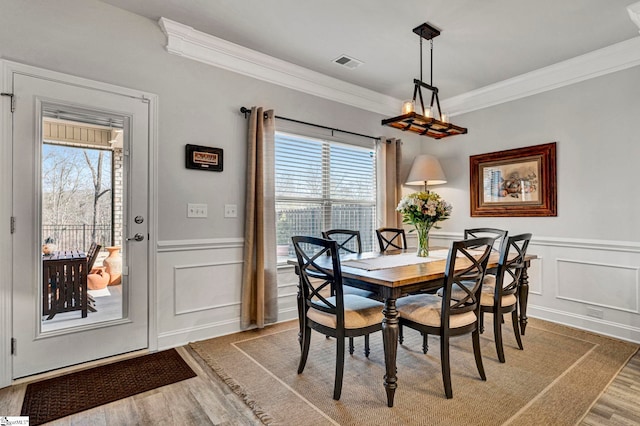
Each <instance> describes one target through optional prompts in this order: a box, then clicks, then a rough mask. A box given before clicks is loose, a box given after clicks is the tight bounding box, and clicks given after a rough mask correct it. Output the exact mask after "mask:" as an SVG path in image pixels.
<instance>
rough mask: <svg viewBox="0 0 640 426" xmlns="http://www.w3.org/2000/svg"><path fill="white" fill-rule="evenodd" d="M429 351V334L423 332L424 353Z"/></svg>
mask: <svg viewBox="0 0 640 426" xmlns="http://www.w3.org/2000/svg"><path fill="white" fill-rule="evenodd" d="M427 352H429V335H428V334H427V333H422V353H423V354H425V355H426V354H427Z"/></svg>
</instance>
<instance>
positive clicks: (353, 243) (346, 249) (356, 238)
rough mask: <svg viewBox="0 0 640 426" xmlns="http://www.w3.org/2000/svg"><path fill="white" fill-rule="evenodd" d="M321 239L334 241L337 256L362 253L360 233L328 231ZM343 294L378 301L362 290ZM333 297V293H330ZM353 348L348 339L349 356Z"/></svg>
mask: <svg viewBox="0 0 640 426" xmlns="http://www.w3.org/2000/svg"><path fill="white" fill-rule="evenodd" d="M322 238H325V239H329V240H334V241H336V242H337V243H338V254H339V255H341V254H349V253H362V239H361V238H360V231H355V230H351V229H330V230H328V231H322ZM344 293H345V294H356V295H358V296H362V297H368V298H371V299H376V300H379V298H378V296H377V295H376V294H375V293H374V292H372V291H367V290H362V289H360V288H355V287H349V286H345V287H344ZM332 295H335V292H332ZM354 350H355V347H354V345H353V337H350V338H349V354H351V355H353V352H354ZM369 353H370V350H369V335H366V336H364V354H365V356H367V357H368V356H369Z"/></svg>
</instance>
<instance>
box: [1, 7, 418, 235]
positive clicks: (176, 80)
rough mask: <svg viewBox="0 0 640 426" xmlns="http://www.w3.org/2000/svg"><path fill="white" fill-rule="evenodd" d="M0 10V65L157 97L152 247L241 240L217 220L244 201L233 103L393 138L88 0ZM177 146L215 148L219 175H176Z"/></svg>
mask: <svg viewBox="0 0 640 426" xmlns="http://www.w3.org/2000/svg"><path fill="white" fill-rule="evenodd" d="M0 5H1V6H0V8H1V9H0V57H2V58H3V59H9V60H14V61H17V62H22V63H26V64H29V65H35V66H39V67H42V68H47V69H51V70H54V71H60V72H64V73H68V74H72V75H78V76H81V77H85V78H89V79H94V80H98V81H103V82H107V83H112V84H116V85H119V86H125V87H130V88H135V89H140V90H144V91H147V92H152V93H155V94H157V95H158V96H159V150H158V151H159V158H158V159H159V162H158V175H159V179H158V199H159V211H158V217H159V235H158V239H159V240H188V239H202V238H224V237H241V236H242V235H243V227H242V217H239V218H238V219H223V206H224V204H238V206H239V211H240V212H242V205H243V204H244V172H245V168H244V167H245V166H244V163H245V146H246V145H245V137H246V120H245V119H244V117H243V115H242V114H240V113H239V109H240V107H241V106H247V107H251V106H253V105H258V106H263V107H266V108H273V109H275V111H276V114H277V115H280V116H284V117H291V118H296V119H298V120H303V121H310V122H314V123H318V124H324V125H327V126H331V127H337V128H343V129H346V130H350V131H353V132H358V133H363V134H369V135H374V136H378V135H381V134H390V135H394V133H396V131H394V130H393V129H385V128H382V127H381V126H380V119H381V118H382V117H381V116H379V115H376V114H373V113H369V112H366V111H363V110H360V109H357V108H352V107H349V106H345V105H342V104H338V103H335V102H331V101H327V100H324V99H320V98H317V97H314V96H310V95H306V94H302V93H300V92H297V91H293V90H289V89H285V88H282V87H279V86H275V85H272V84H268V83H265V82H262V81H258V80H255V79H251V78H248V77H244V76H241V75H239V74H235V73H232V72H229V71H225V70H222V69H219V68H215V67H211V66H209V65H205V64H202V63H198V62H195V61H192V60H189V59H185V58H181V57H178V56H175V55H170V54H168V53H167V52H166V50H165V48H164V46H165V44H166V38H165V35H164V34H163V33H162V31H161V30H160V28H159V26H158V25H157V23H156V22H154V21H151V20H148V19H146V18H142V17H140V16H137V15H134V14H131V13H129V12H126V11H123V10H121V9H117V8H115V7H113V6H110V5H107V4H104V3H101V2H98V1H92V0H89V1H81V0H75V1H74V0H57V1H53V2H52V1H44V0H33V1H31V0H30V1H20V0H2V2H1V3H0ZM396 136H399V135H396ZM400 136H401V135H400ZM185 144H199V145H208V146H215V147H219V148H223V149H224V172H222V173H205V172H200V171H194V170H187V169H185V168H184V145H185ZM414 149H418V146H416V147H414ZM409 152H411V149H409ZM188 202H197V203H207V204H208V205H209V218H208V219H206V220H202V219H198V220H193V219H192V220H187V218H186V209H187V203H188Z"/></svg>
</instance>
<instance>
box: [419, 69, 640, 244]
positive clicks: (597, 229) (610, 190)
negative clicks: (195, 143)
mask: <svg viewBox="0 0 640 426" xmlns="http://www.w3.org/2000/svg"><path fill="white" fill-rule="evenodd" d="M639 82H640V67H635V68H631V69H628V70H625V71H620V72H616V73H613V74H609V75H606V76H603V77H599V78H594V79H591V80H587V81H585V82H582V83H578V84H574V85H571V86H566V87H563V88H560V89H557V90H553V91H550V92H545V93H542V94H539V95H535V96H530V97H527V98H524V99H520V100H517V101H513V102H508V103H505V104H502V105H498V106H495V107H491V108H486V109H483V110H479V111H476V112H473V113H469V114H465V115H463V116H459V117H454V118H453V119H452V121H453V122H455V123H456V124H458V123H459V124H460V125H463V126H466V127H468V128H469V134H468V135H466V136H458V137H453V138H451V139H450V140H448V141H447V142H445V143H430V144H428V145H429V148H427V150H428V151H429V152H431V153H434V154H436V155H437V156H438V157H439V158H440V159H441V161H442V165H443V167H444V169H445V171H446V174H447V178H448V179H449V181H448V183H447V184H446V185H443V186H442V187H436V188H434V189H436V190H437V191H438V192H439V193H441V194H442V195H443V196H445V197H446V198H447V200H450V201H451V202H452V203H453V205H454V213H453V217H452V219H451V220H449V221H448V222H445V223H444V227H443V228H444V229H443V230H450V231H459V230H460V229H463V228H464V227H466V226H485V225H492V226H494V225H495V226H502V227H505V228H508V229H511V230H513V231H531V232H533V233H534V234H536V235H538V236H547V237H552V236H553V237H561V238H584V239H599V240H619V241H635V242H638V241H640V223H639V222H638V217H640V198H639V197H637V194H638V189H637V187H636V185H637V184H636V180H637V179H636V170H637V169H638V158H640V136H639V134H638V130H637V129H638V119H639V117H640V84H639ZM554 141H555V142H557V170H558V173H557V177H558V216H557V217H553V218H470V207H469V192H468V191H469V156H470V155H475V154H483V153H488V152H494V151H500V150H505V149H512V148H520V147H525V146H530V145H538V144H543V143H548V142H554Z"/></svg>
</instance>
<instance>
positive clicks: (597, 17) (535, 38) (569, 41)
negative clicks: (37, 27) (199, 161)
mask: <svg viewBox="0 0 640 426" xmlns="http://www.w3.org/2000/svg"><path fill="white" fill-rule="evenodd" d="M102 1H103V2H105V3H109V4H111V5H114V6H117V7H119V8H122V9H125V10H129V11H131V12H133V13H136V14H139V15H142V16H145V17H147V18H149V19H152V20H154V21H157V20H158V19H159V18H160V17H165V18H168V19H171V20H173V21H177V22H179V23H182V24H185V25H188V26H191V27H193V28H194V29H196V30H199V31H202V32H205V33H208V34H211V35H213V36H216V37H219V38H222V39H225V40H227V41H230V42H233V43H236V44H239V45H241V46H244V47H247V48H250V49H253V50H256V51H259V52H262V53H265V54H267V55H270V56H273V57H276V58H279V59H282V60H285V61H288V62H291V63H294V64H296V65H300V66H302V67H305V68H308V69H311V70H314V71H317V72H320V73H322V74H326V75H328V76H331V77H334V78H337V79H340V80H344V81H347V82H349V83H353V84H357V85H359V86H362V87H365V88H367V89H371V90H373V91H376V92H379V93H382V94H385V95H389V96H392V97H394V98H396V99H407V98H410V97H411V95H412V94H413V79H414V78H419V77H420V60H419V58H420V56H419V55H420V50H419V49H420V38H419V37H418V36H417V35H416V34H414V33H413V31H412V29H413V28H414V27H416V26H418V25H420V24H422V23H423V22H429V23H430V24H433V25H435V26H436V27H438V28H440V29H441V30H442V33H441V35H440V36H438V37H436V38H435V39H434V63H433V70H434V71H433V84H434V85H435V86H437V87H439V89H440V97H441V99H445V98H449V97H452V96H455V95H459V94H462V93H466V92H469V91H471V90H474V89H478V88H481V87H484V86H487V85H489V84H492V83H497V82H499V81H502V80H505V79H508V78H511V77H515V76H518V75H520V74H523V73H526V72H529V71H533V70H536V69H539V68H542V67H545V66H548V65H552V64H554V63H557V62H560V61H563V60H566V59H570V58H573V57H575V56H579V55H582V54H585V53H588V52H591V51H593V50H597V49H600V48H603V47H606V46H609V45H611V44H614V43H618V42H621V41H624V40H627V39H630V38H634V37H638V27H637V26H636V25H635V24H634V23H633V22H632V20H631V19H630V17H629V14H628V12H627V6H629V5H630V4H633V3H634V0H563V1H558V0H536V1H532V0H526V1H525V0H484V1H477V0H402V1H390V0H349V1H344V0H322V1H306V2H303V1H300V0H275V1H264V0H244V1H231V0H228V1H211V0H145V1H135V2H132V1H130V0H102ZM428 49H429V42H425V43H424V72H423V80H424V81H426V82H429V50H428ZM341 55H347V56H350V57H353V58H355V59H357V60H359V61H362V62H364V65H362V66H360V67H358V68H356V69H348V68H345V67H342V66H340V65H337V64H335V63H333V62H332V61H333V60H334V59H336V58H337V57H339V56H341Z"/></svg>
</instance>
